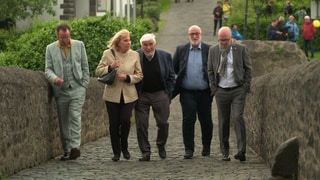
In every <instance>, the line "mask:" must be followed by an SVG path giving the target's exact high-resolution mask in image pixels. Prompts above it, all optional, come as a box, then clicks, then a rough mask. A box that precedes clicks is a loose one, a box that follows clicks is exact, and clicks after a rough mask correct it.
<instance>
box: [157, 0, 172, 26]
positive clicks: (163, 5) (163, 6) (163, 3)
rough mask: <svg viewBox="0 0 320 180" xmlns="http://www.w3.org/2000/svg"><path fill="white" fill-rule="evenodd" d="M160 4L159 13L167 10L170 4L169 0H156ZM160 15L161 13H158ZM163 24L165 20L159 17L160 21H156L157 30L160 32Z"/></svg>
mask: <svg viewBox="0 0 320 180" xmlns="http://www.w3.org/2000/svg"><path fill="white" fill-rule="evenodd" d="M158 2H159V4H160V14H162V13H166V12H168V10H169V9H170V5H171V0H158ZM160 17H161V15H160ZM164 24H165V21H164V20H163V19H161V18H160V21H159V22H158V27H159V29H158V32H160V31H161V30H162V28H163V26H164Z"/></svg>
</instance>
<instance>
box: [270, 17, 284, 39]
mask: <svg viewBox="0 0 320 180" xmlns="http://www.w3.org/2000/svg"><path fill="white" fill-rule="evenodd" d="M280 39H281V32H280V31H279V30H278V20H277V19H273V20H272V22H271V24H269V26H268V29H267V40H276V41H279V40H280Z"/></svg>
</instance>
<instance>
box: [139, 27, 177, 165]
mask: <svg viewBox="0 0 320 180" xmlns="http://www.w3.org/2000/svg"><path fill="white" fill-rule="evenodd" d="M140 45H141V49H140V50H138V53H139V55H140V64H141V67H142V72H143V80H142V81H140V82H139V83H137V84H136V87H137V90H138V94H139V99H138V101H137V103H136V105H135V119H136V128H137V138H138V143H139V148H140V150H141V153H142V158H140V159H139V161H149V160H150V154H151V150H150V149H151V147H150V143H149V140H148V127H149V114H150V107H151V108H152V110H153V115H154V118H155V120H156V123H157V127H158V132H157V139H156V144H157V147H158V153H159V156H160V158H161V159H165V158H166V156H167V155H166V149H165V145H166V142H167V139H168V134H169V123H168V118H169V114H170V102H171V97H172V91H173V89H174V84H175V73H174V70H173V63H172V57H171V54H169V53H168V52H165V51H163V50H159V49H156V37H155V35H153V34H150V33H147V34H144V35H143V36H142V37H141V39H140Z"/></svg>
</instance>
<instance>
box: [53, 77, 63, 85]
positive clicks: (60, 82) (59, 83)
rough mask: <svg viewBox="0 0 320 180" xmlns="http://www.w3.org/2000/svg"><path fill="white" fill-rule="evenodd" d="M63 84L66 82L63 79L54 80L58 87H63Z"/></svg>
mask: <svg viewBox="0 0 320 180" xmlns="http://www.w3.org/2000/svg"><path fill="white" fill-rule="evenodd" d="M63 83H64V80H63V79H62V78H59V77H57V78H56V79H55V80H54V84H55V85H57V86H62V84H63Z"/></svg>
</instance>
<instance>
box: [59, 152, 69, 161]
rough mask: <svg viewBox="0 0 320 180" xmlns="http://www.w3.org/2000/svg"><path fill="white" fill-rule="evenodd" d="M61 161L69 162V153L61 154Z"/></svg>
mask: <svg viewBox="0 0 320 180" xmlns="http://www.w3.org/2000/svg"><path fill="white" fill-rule="evenodd" d="M60 160H61V161H67V160H70V153H68V152H66V153H64V154H63V156H62V157H61V158H60Z"/></svg>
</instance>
